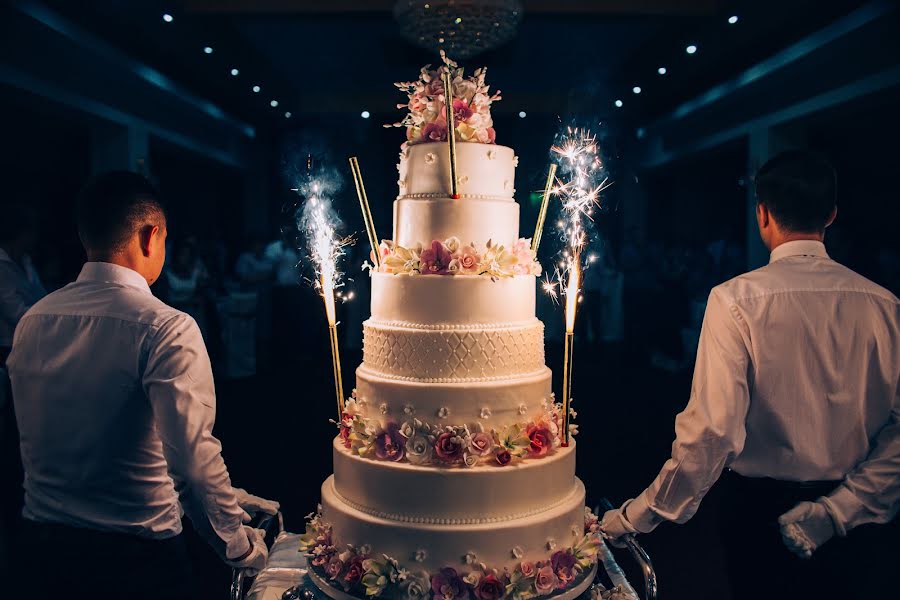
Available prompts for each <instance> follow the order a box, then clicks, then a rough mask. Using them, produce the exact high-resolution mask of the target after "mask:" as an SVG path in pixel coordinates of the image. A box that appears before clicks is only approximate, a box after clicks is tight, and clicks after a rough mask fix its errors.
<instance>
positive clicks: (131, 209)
mask: <svg viewBox="0 0 900 600" xmlns="http://www.w3.org/2000/svg"><path fill="white" fill-rule="evenodd" d="M76 220H77V222H78V236H79V237H80V238H81V243H82V244H84V247H85V249H87V250H93V251H97V252H115V251H118V250H121V249H122V248H123V247H124V246H125V244H126V243H127V242H128V240H129V239H130V238H131V236H132V235H134V233H135V231H137V229H138V228H139V227H141V226H142V225H145V224H148V223H153V224H155V225H159V226H160V227H164V226H165V221H166V212H165V209H164V208H163V206H162V204H161V203H160V201H159V193H158V192H157V191H156V188H155V187H154V186H153V184H152V183H150V181H148V180H147V178H145V177H143V176H141V175H138V174H137V173H132V172H130V171H111V172H109V173H104V174H102V175H98V176H97V177H94V178H93V179H91V180H90V181H89V182H88V183H87V185H85V186H84V188H83V189H82V190H81V192H80V193H79V194H78V199H77V201H76Z"/></svg>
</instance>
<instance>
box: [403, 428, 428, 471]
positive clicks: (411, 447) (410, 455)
mask: <svg viewBox="0 0 900 600" xmlns="http://www.w3.org/2000/svg"><path fill="white" fill-rule="evenodd" d="M433 457H434V448H433V447H432V445H431V441H430V440H429V439H428V438H427V437H425V436H424V435H421V434H419V433H416V434H414V435H413V436H412V437H410V438H409V439H408V440H407V441H406V459H407V460H408V461H409V462H411V463H412V464H414V465H425V464H428V463H430V462H431V459H432V458H433Z"/></svg>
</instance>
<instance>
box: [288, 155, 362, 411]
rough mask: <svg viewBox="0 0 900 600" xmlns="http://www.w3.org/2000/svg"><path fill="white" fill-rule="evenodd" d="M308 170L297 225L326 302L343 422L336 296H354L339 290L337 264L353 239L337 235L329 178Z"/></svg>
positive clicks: (337, 394)
mask: <svg viewBox="0 0 900 600" xmlns="http://www.w3.org/2000/svg"><path fill="white" fill-rule="evenodd" d="M307 171H308V172H307V181H306V182H305V183H304V184H303V185H301V186H300V187H299V188H297V192H298V193H299V194H301V195H302V196H305V198H306V201H305V202H304V203H303V207H302V209H301V211H300V216H299V219H298V221H297V226H298V228H299V229H300V230H301V231H303V232H304V234H305V237H306V247H307V250H308V253H309V258H310V262H311V263H312V266H313V270H314V272H315V277H314V278H313V280H312V281H313V286H314V287H315V288H316V289H317V290H318V291H319V294H320V295H321V296H322V300H323V302H324V303H325V317H326V319H327V320H328V334H329V340H330V345H331V363H332V365H331V366H332V371H333V375H334V387H335V395H336V397H337V405H338V421H340V419H341V416H342V415H343V412H344V385H343V379H342V377H341V358H340V351H339V348H338V335H337V324H338V321H337V314H336V310H335V296H337V298H338V299H340V300H342V301H346V300H349V299H350V298H352V297H353V293H352V292H349V293H346V294H344V293H342V292H341V291H340V288H341V287H342V286H343V285H344V284H343V281H342V277H343V274H342V273H341V271H340V270H339V269H338V261H339V260H340V259H341V257H343V256H344V254H345V252H344V248H345V247H347V246H348V245H350V244H352V243H353V241H354V240H353V238H352V236H350V237H340V236H338V234H337V231H336V228H337V225H338V224H339V223H340V221H339V219H338V217H337V214H336V213H335V211H334V209H333V207H332V204H331V199H330V197H329V195H330V192H331V189H330V186H329V185H328V181H327V179H325V178H316V177H314V176H313V173H312V170H311V168H308V170H307Z"/></svg>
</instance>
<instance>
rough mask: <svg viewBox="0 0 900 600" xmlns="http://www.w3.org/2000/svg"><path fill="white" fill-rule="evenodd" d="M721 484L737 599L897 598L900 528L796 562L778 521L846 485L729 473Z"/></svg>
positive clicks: (868, 531)
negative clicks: (751, 476) (803, 504)
mask: <svg viewBox="0 0 900 600" xmlns="http://www.w3.org/2000/svg"><path fill="white" fill-rule="evenodd" d="M720 482H721V485H722V486H723V488H724V489H723V494H722V496H723V497H722V506H721V526H720V529H721V533H722V544H723V546H724V548H725V560H726V564H727V568H728V577H729V579H730V581H731V588H732V596H733V598H734V600H743V599H745V598H747V599H751V598H752V599H753V600H759V599H760V598H766V599H767V600H775V599H781V598H784V599H790V600H803V599H806V598H810V599H813V598H814V599H815V600H825V599H830V598H835V599H840V600H853V599H856V598H859V599H863V598H865V599H866V600H870V599H877V598H892V597H896V596H895V595H894V594H896V593H897V592H896V583H897V581H898V579H900V578H898V567H900V549H898V542H900V539H898V527H897V523H896V522H894V523H891V524H888V525H863V526H861V527H858V528H856V529H853V530H851V531H850V532H849V534H848V535H847V536H846V537H843V538H839V537H837V536H835V537H833V538H831V540H829V541H828V542H827V543H825V544H824V545H823V546H822V547H821V548H819V549H818V550H816V551H815V552H814V553H813V556H812V558H811V559H803V558H799V557H797V556H795V555H794V554H792V553H791V552H790V551H789V550H788V549H787V547H786V546H785V545H784V542H783V541H782V539H781V530H780V527H779V525H778V517H779V516H781V515H782V514H784V513H785V512H787V511H789V510H790V509H791V508H793V507H794V506H795V505H796V504H797V503H798V502H802V501H810V502H812V501H815V500H816V499H817V498H819V497H821V496H825V495H827V494H828V493H829V492H831V491H833V490H834V489H835V488H836V487H837V486H838V485H839V484H840V482H839V481H835V482H811V483H796V482H786V481H777V480H775V479H767V478H750V477H743V476H741V475H738V474H737V473H735V472H734V471H726V472H725V473H724V474H723V475H722V478H721V480H720Z"/></svg>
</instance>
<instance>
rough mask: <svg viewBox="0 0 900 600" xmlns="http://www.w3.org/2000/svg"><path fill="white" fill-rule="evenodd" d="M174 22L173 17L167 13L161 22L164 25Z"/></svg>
mask: <svg viewBox="0 0 900 600" xmlns="http://www.w3.org/2000/svg"><path fill="white" fill-rule="evenodd" d="M174 20H175V17H173V16H172V15H170V14H169V13H166V14H164V15H163V21H165V22H166V23H171V22H172V21H174Z"/></svg>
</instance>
